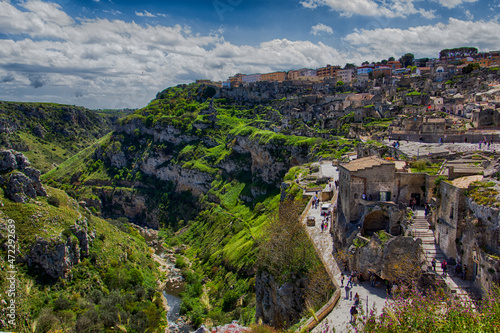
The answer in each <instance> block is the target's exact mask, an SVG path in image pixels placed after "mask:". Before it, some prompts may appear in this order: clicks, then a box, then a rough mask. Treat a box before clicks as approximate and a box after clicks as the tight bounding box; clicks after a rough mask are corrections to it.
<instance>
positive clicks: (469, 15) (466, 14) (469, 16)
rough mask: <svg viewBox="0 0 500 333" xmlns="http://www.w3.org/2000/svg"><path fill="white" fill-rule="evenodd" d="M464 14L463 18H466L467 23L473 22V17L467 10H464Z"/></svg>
mask: <svg viewBox="0 0 500 333" xmlns="http://www.w3.org/2000/svg"><path fill="white" fill-rule="evenodd" d="M464 14H465V17H466V18H467V19H468V20H469V21H471V20H473V19H474V15H472V13H471V12H470V11H469V10H466V11H465V12H464Z"/></svg>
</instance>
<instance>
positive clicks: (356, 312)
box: [351, 305, 358, 323]
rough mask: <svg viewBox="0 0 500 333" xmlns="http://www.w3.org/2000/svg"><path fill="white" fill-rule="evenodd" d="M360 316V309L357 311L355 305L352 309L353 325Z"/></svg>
mask: <svg viewBox="0 0 500 333" xmlns="http://www.w3.org/2000/svg"><path fill="white" fill-rule="evenodd" d="M357 315H358V309H356V306H355V305H353V306H352V307H351V323H353V322H355V321H356V317H357Z"/></svg>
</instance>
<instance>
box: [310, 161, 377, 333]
mask: <svg viewBox="0 0 500 333" xmlns="http://www.w3.org/2000/svg"><path fill="white" fill-rule="evenodd" d="M319 173H321V175H322V176H324V177H330V178H331V180H332V181H331V186H332V187H333V188H334V181H335V180H337V179H338V170H337V167H335V166H332V163H331V161H323V162H322V163H321V164H320V171H319ZM335 198H336V196H335V197H334V200H332V201H329V202H320V204H319V205H318V207H317V208H313V207H311V208H310V210H309V212H308V213H307V214H305V216H313V217H315V219H316V225H315V226H314V227H312V226H310V227H306V228H307V231H308V233H309V236H310V238H311V239H312V240H313V242H314V244H315V247H316V250H317V251H318V253H319V254H320V255H321V256H322V258H323V261H324V262H325V263H326V269H327V270H328V271H329V273H330V274H333V276H334V278H335V279H336V281H337V282H338V284H339V285H340V284H341V283H340V277H341V273H342V272H341V270H340V268H339V266H338V265H337V262H336V261H335V259H334V256H333V240H332V237H331V235H330V233H329V232H328V230H329V226H328V227H327V228H326V229H325V230H324V231H323V232H322V231H321V224H320V223H321V222H322V221H323V217H322V216H321V205H322V204H323V203H330V204H331V207H332V208H333V205H334V203H332V202H336V200H335ZM304 223H305V220H304ZM349 273H350V272H345V273H344V274H349ZM345 283H347V279H346V280H345ZM344 286H345V284H344ZM356 293H358V295H359V296H360V299H361V303H360V304H361V306H362V307H363V311H364V312H365V313H366V311H367V309H369V310H371V309H373V308H374V307H375V308H376V310H377V311H380V310H381V309H382V308H383V307H384V305H385V302H386V292H385V287H382V288H372V287H370V283H369V282H368V281H366V282H362V283H358V284H355V285H353V287H352V288H351V289H350V290H349V295H347V296H348V297H347V298H346V291H345V289H344V288H342V294H341V297H340V300H339V303H338V304H337V305H336V306H335V308H334V309H333V311H332V312H330V314H329V315H328V316H327V317H326V318H325V319H324V320H323V321H322V322H321V323H320V324H319V325H317V326H316V327H315V328H314V329H313V332H324V331H325V329H326V326H325V325H328V327H329V329H328V331H329V332H331V328H332V327H333V328H335V332H337V333H341V332H349V331H350V328H351V327H352V326H351V325H350V323H349V322H350V317H351V315H350V309H351V307H352V305H353V304H354V300H353V299H351V294H352V297H354V295H355V294H356ZM360 313H361V311H360Z"/></svg>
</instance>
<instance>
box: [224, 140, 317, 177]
mask: <svg viewBox="0 0 500 333" xmlns="http://www.w3.org/2000/svg"><path fill="white" fill-rule="evenodd" d="M233 150H234V151H235V152H236V153H238V154H250V156H251V163H252V164H251V168H250V171H251V173H252V180H253V181H254V182H255V181H258V180H261V181H264V182H265V183H268V184H276V183H277V182H278V181H280V180H281V177H283V175H284V174H285V173H286V172H287V171H288V169H290V167H292V166H294V165H298V164H303V163H306V162H307V154H308V148H307V147H302V146H293V145H283V144H280V143H278V142H276V143H272V142H271V143H266V144H261V143H259V142H258V141H257V140H254V139H251V138H249V137H245V136H238V137H236V142H235V145H234V146H233Z"/></svg>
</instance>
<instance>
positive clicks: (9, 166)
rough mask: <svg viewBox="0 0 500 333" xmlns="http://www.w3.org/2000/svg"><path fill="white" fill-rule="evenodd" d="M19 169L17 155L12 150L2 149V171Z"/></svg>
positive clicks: (0, 159)
mask: <svg viewBox="0 0 500 333" xmlns="http://www.w3.org/2000/svg"><path fill="white" fill-rule="evenodd" d="M15 169H17V161H16V156H15V155H14V153H13V152H12V151H11V150H3V151H0V172H9V171H12V170H15Z"/></svg>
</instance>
